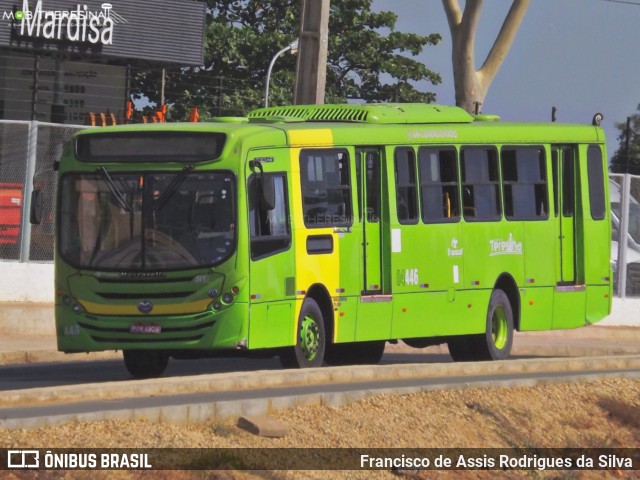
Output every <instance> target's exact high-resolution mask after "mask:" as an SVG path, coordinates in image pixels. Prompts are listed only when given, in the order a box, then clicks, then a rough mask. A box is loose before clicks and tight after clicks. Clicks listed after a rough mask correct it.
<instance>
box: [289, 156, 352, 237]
mask: <svg viewBox="0 0 640 480" xmlns="http://www.w3.org/2000/svg"><path fill="white" fill-rule="evenodd" d="M300 182H301V189H302V211H303V219H304V224H305V226H306V227H308V228H319V227H346V226H349V225H351V223H352V221H353V219H352V214H351V212H352V208H351V183H350V178H349V156H348V153H347V151H346V150H342V149H340V150H303V151H302V152H300Z"/></svg>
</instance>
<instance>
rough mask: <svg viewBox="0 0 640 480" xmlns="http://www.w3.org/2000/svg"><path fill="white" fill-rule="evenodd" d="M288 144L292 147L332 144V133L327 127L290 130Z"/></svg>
mask: <svg viewBox="0 0 640 480" xmlns="http://www.w3.org/2000/svg"><path fill="white" fill-rule="evenodd" d="M289 144H290V145H291V146H292V147H302V146H317V147H323V146H330V145H333V133H331V130H330V129H328V128H318V129H316V130H290V131H289ZM296 160H297V159H296Z"/></svg>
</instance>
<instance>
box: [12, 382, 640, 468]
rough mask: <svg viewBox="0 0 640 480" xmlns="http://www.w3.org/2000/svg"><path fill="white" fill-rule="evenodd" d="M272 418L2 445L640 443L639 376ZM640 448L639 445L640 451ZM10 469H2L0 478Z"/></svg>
mask: <svg viewBox="0 0 640 480" xmlns="http://www.w3.org/2000/svg"><path fill="white" fill-rule="evenodd" d="M270 418H273V419H276V420H278V421H279V422H281V423H282V424H284V425H286V427H287V428H288V434H287V435H286V436H285V437H284V438H263V437H258V436H255V435H253V434H250V433H248V432H245V431H243V430H241V429H239V428H238V427H237V426H236V424H235V423H236V422H235V420H229V421H227V422H224V423H208V424H201V425H190V426H175V425H171V424H167V423H157V424H156V423H149V422H145V421H103V422H92V423H69V424H65V425H61V426H56V427H48V428H43V429H34V430H26V429H23V430H14V431H9V430H0V448H29V447H30V448H72V447H75V448H86V447H93V448H157V447H164V448H216V447H217V448H222V447H233V448H254V447H267V448H290V447H314V448H328V447H332V448H335V447H341V448H343V447H344V448H347V447H352V448H389V447H395V448H406V449H412V448H474V447H477V448H484V447H487V448H488V447H491V448H502V447H504V448H512V447H523V448H525V447H540V448H544V447H549V448H568V447H573V448H590V447H594V448H595V447H612V448H634V449H638V448H640V380H639V379H610V380H601V381H592V382H579V383H557V384H547V385H539V386H535V387H529V388H524V387H523V388H486V389H477V388H469V389H463V390H447V391H433V392H425V393H420V394H411V395H403V396H385V395H381V396H375V397H370V398H368V399H364V400H361V401H358V402H356V403H353V404H350V405H347V406H343V407H317V406H314V407H297V408H295V409H292V410H286V411H275V412H273V413H272V414H271V415H270ZM636 453H637V450H636ZM4 474H5V475H6V476H5V477H3V478H8V479H10V480H18V479H20V480H22V479H32V478H38V479H56V480H57V479H75V478H95V479H101V480H102V479H105V480H106V479H112V478H113V479H123V480H127V479H145V480H146V479H160V480H164V479H167V480H168V479H174V478H175V479H179V480H191V479H194V480H200V479H210V478H220V479H244V478H250V479H257V478H263V479H293V478H296V479H297V478H323V479H324V478H347V479H351V478H367V479H369V478H373V479H378V478H380V479H382V478H399V476H400V477H402V476H406V477H409V478H420V479H432V478H433V479H453V478H470V479H478V480H483V479H496V478H509V479H510V478H526V479H532V478H533V479H537V478H541V479H542V478H544V479H547V478H549V479H580V480H582V479H585V480H588V479H600V478H610V479H619V478H628V479H632V478H640V471H638V470H636V471H629V470H611V471H584V470H583V471H561V470H556V471H552V470H547V471H535V470H533V471H516V470H510V471H498V470H488V471H483V470H475V471H465V472H460V471H428V470H423V471H420V472H418V473H414V472H392V471H390V470H376V471H353V470H352V471H318V472H312V471H292V472H282V471H261V472H244V471H226V470H225V471H208V472H207V471H181V472H177V471H154V472H141V473H138V472H127V471H81V472H80V471H74V472H71V471H67V472H38V473H37V474H30V473H24V472H11V473H9V472H4ZM1 476H2V472H0V477H1Z"/></svg>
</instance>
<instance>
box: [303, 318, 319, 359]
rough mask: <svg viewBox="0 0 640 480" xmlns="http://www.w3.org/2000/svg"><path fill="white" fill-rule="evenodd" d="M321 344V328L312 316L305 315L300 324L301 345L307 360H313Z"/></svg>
mask: <svg viewBox="0 0 640 480" xmlns="http://www.w3.org/2000/svg"><path fill="white" fill-rule="evenodd" d="M319 346H320V329H319V328H318V323H317V322H316V320H315V319H314V318H312V317H309V316H307V317H304V319H303V320H302V324H301V325H300V347H301V349H302V354H303V355H304V358H305V359H307V360H313V359H314V358H315V357H316V355H317V354H318V349H319Z"/></svg>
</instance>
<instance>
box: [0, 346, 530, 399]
mask: <svg viewBox="0 0 640 480" xmlns="http://www.w3.org/2000/svg"><path fill="white" fill-rule="evenodd" d="M416 352H419V350H418V351H416ZM513 358H523V357H517V356H516V357H513ZM451 361H452V360H451V357H450V356H449V355H447V354H424V353H410V354H407V353H387V354H385V355H384V356H383V358H382V361H381V362H380V363H381V364H383V365H391V364H398V363H449V362H451ZM281 369H282V367H281V365H280V361H279V360H278V358H277V357H273V358H243V357H231V358H205V359H198V360H174V359H172V360H170V361H169V366H168V367H167V370H166V371H165V373H164V374H163V375H162V378H168V377H185V376H191V375H207V374H214V373H231V372H251V371H257V370H281ZM130 380H131V376H130V375H129V373H128V372H127V370H126V368H125V366H124V363H123V361H122V360H95V361H78V362H61V363H37V364H21V365H7V366H0V392H2V391H7V390H22V389H30V388H42V387H56V386H62V385H82V384H84V383H103V382H119V381H130Z"/></svg>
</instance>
